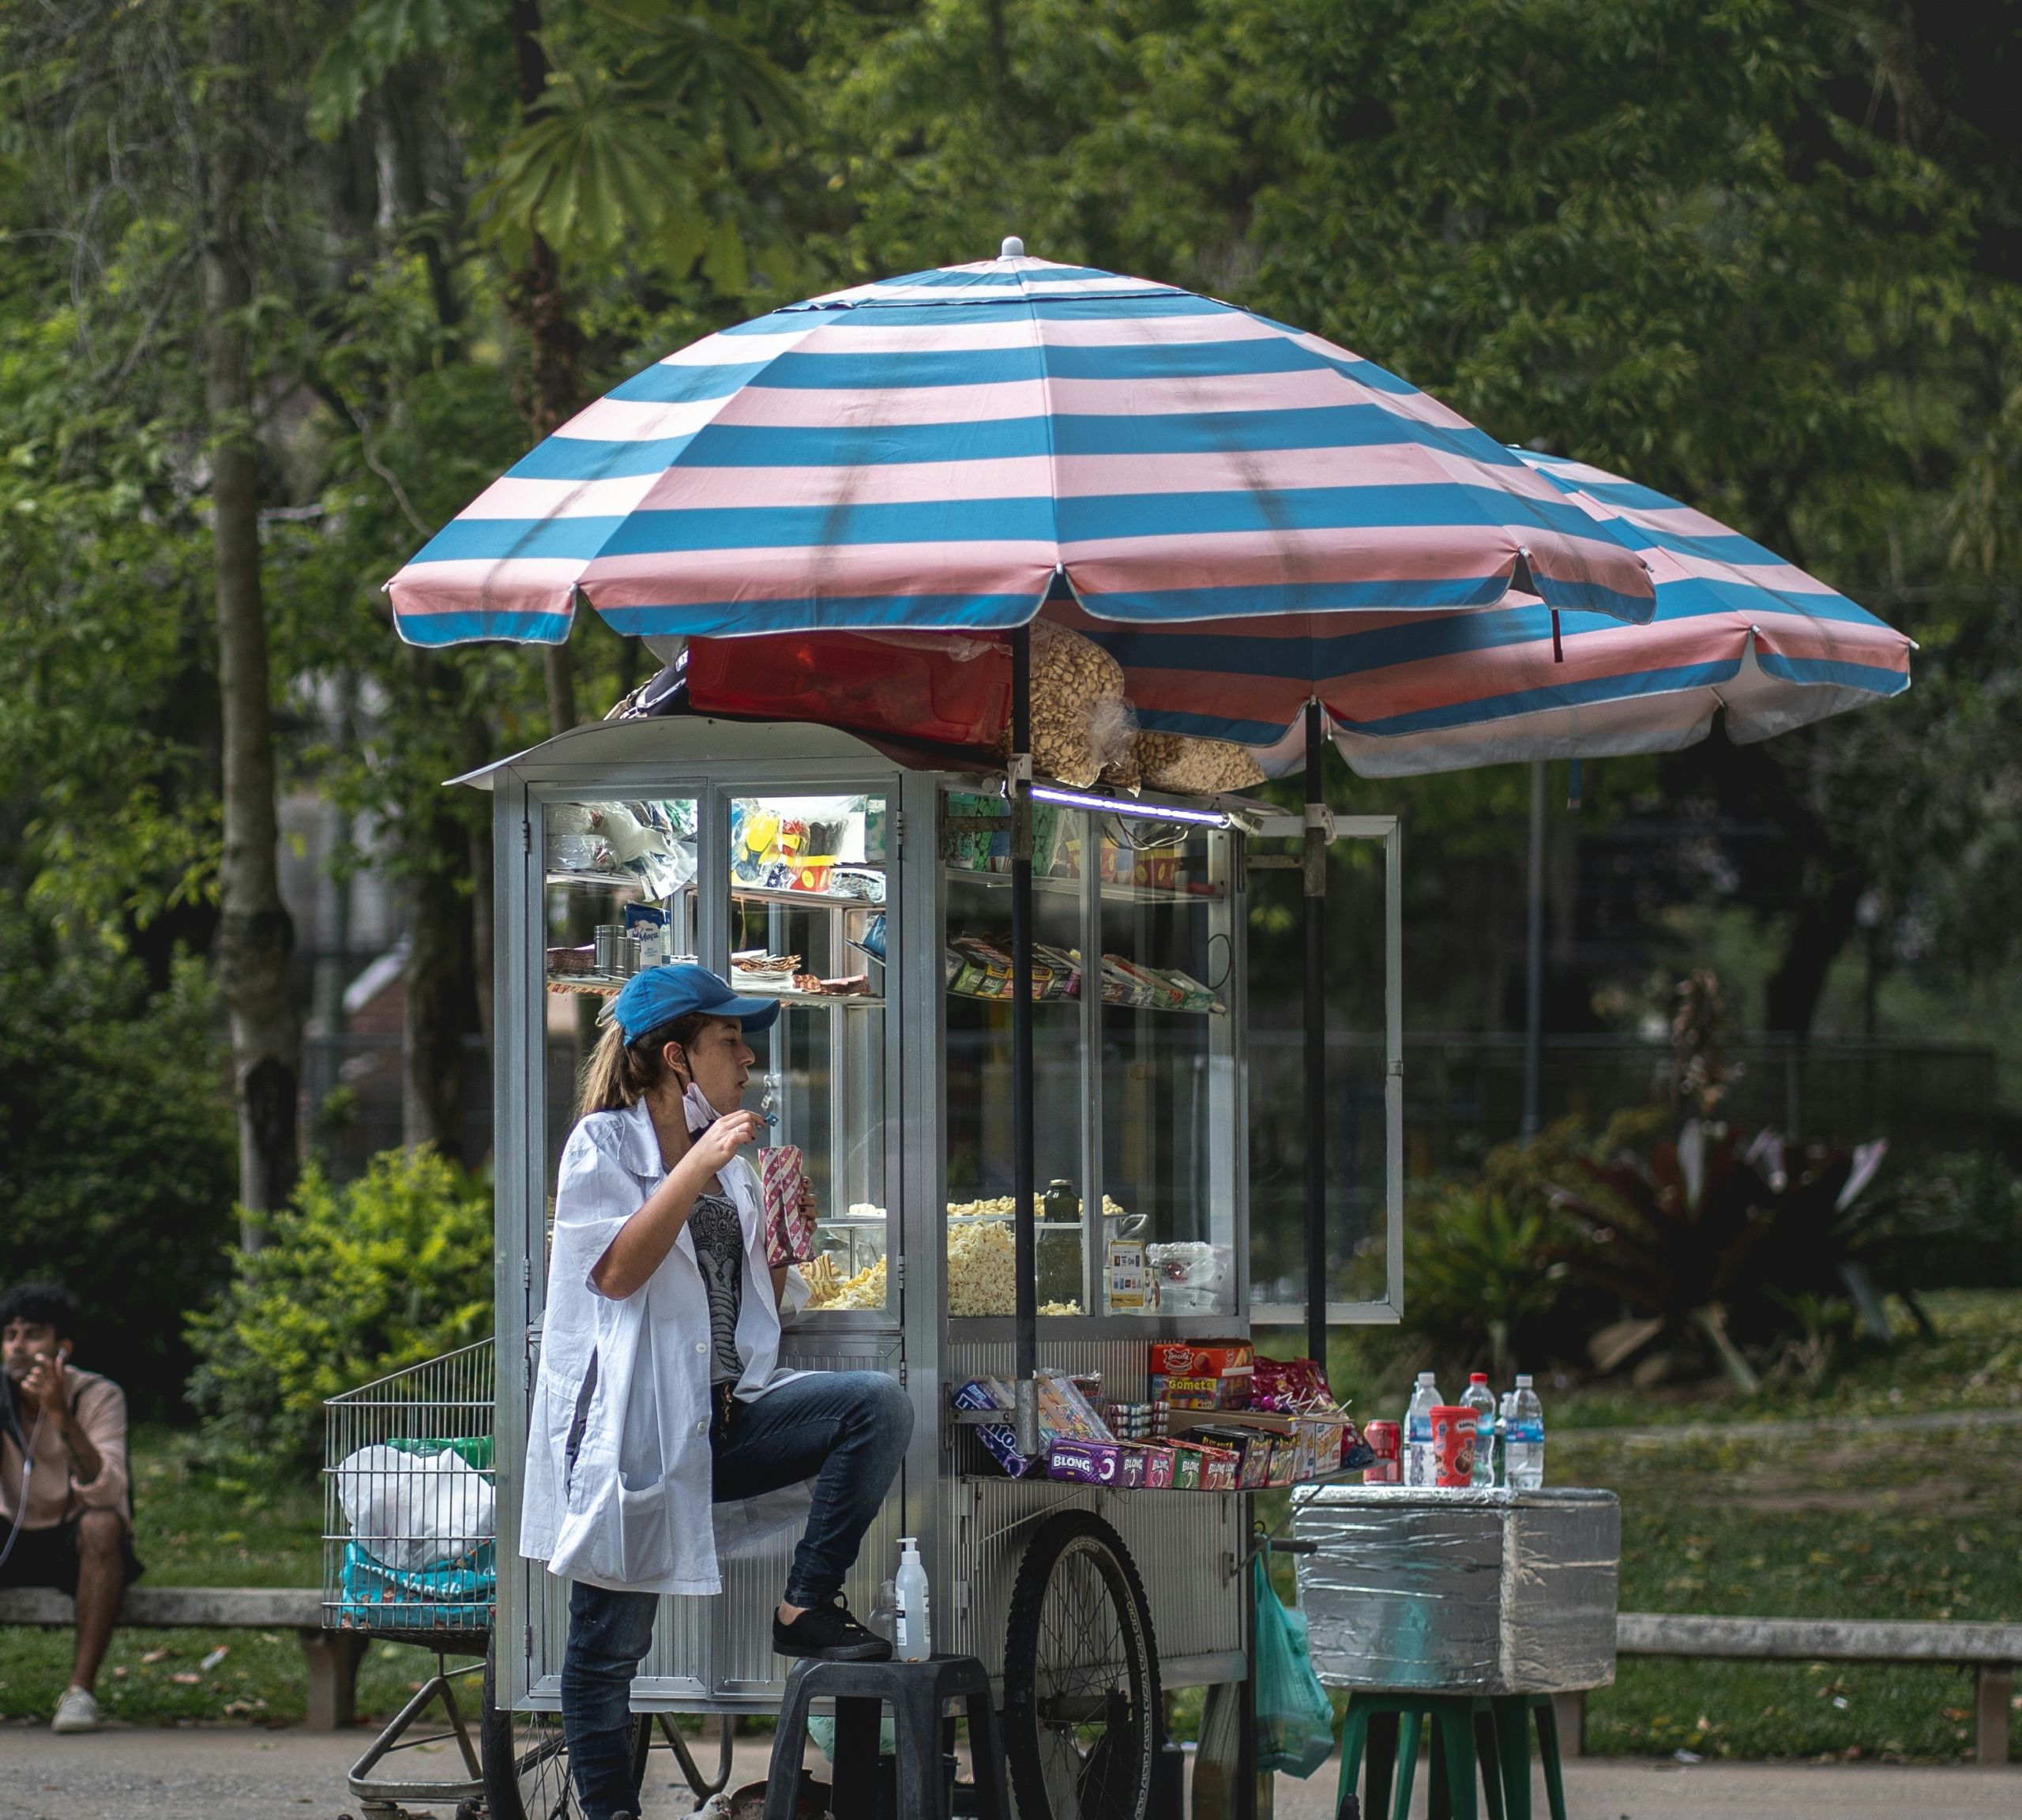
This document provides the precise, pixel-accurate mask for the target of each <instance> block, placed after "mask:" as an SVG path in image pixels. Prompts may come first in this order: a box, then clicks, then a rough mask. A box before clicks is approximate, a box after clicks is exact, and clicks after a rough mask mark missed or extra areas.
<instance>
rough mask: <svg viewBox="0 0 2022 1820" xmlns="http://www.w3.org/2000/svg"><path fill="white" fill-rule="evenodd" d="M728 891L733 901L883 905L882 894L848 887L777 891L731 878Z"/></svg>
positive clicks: (876, 907)
mask: <svg viewBox="0 0 2022 1820" xmlns="http://www.w3.org/2000/svg"><path fill="white" fill-rule="evenodd" d="M856 870H857V871H873V870H875V871H883V870H884V868H883V867H875V868H873V867H857V868H856ZM730 894H731V900H732V901H734V902H735V901H742V902H745V903H750V904H814V905H817V906H819V907H821V908H824V909H829V910H882V909H883V908H885V900H884V899H883V898H882V897H857V896H855V894H854V893H851V892H848V891H776V890H774V889H772V888H771V887H770V886H765V885H740V884H739V883H738V882H736V881H735V879H732V880H731V887H730Z"/></svg>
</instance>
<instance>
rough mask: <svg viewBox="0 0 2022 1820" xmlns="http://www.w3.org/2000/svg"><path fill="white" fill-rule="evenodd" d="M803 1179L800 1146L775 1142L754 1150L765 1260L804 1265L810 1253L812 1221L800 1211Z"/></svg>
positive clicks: (811, 1250) (803, 1171)
mask: <svg viewBox="0 0 2022 1820" xmlns="http://www.w3.org/2000/svg"><path fill="white" fill-rule="evenodd" d="M806 1179H807V1171H806V1166H805V1164H804V1163H803V1162H802V1157H801V1153H800V1146H799V1145H797V1144H775V1145H772V1147H771V1148H770V1149H765V1150H761V1151H760V1152H759V1153H758V1185H759V1187H760V1189H761V1192H762V1193H763V1195H764V1198H765V1262H767V1263H769V1264H770V1265H773V1266H775V1267H777V1266H778V1265H782V1264H805V1263H806V1262H808V1261H809V1260H810V1258H813V1257H814V1221H813V1220H810V1219H807V1218H806V1217H805V1216H803V1215H802V1213H801V1210H800V1193H801V1188H802V1185H803V1184H804V1183H806Z"/></svg>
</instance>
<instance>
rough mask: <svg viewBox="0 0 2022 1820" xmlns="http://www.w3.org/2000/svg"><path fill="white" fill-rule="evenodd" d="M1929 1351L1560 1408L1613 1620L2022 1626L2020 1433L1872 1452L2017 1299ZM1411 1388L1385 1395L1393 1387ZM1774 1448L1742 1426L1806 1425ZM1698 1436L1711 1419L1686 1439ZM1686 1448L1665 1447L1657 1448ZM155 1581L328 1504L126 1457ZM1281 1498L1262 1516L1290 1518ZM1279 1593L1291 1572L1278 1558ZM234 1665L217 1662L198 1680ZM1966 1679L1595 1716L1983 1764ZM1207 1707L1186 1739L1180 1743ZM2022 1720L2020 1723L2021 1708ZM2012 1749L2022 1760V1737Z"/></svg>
mask: <svg viewBox="0 0 2022 1820" xmlns="http://www.w3.org/2000/svg"><path fill="white" fill-rule="evenodd" d="M1930 1312H1931V1314H1932V1315H1933V1316H1934V1319H1935V1320H1936V1322H1937V1327H1938V1336H1937V1338H1936V1339H1935V1340H1934V1341H1926V1340H1923V1339H1921V1338H1918V1337H1914V1336H1911V1335H1910V1334H1908V1333H1907V1332H1906V1335H1905V1337H1904V1340H1903V1341H1902V1343H1901V1344H1900V1346H1899V1347H1898V1348H1896V1350H1895V1351H1894V1352H1891V1353H1889V1354H1888V1355H1886V1356H1872V1357H1868V1358H1863V1359H1858V1360H1856V1361H1855V1362H1854V1363H1852V1364H1851V1365H1850V1366H1849V1367H1848V1368H1847V1370H1846V1371H1843V1372H1842V1373H1841V1374H1840V1375H1839V1376H1837V1377H1836V1378H1835V1379H1834V1381H1833V1382H1832V1383H1830V1384H1829V1385H1828V1386H1825V1387H1823V1388H1821V1389H1815V1390H1810V1389H1805V1388H1804V1387H1802V1386H1798V1385H1793V1384H1783V1385H1776V1386H1770V1387H1769V1388H1768V1389H1765V1391H1764V1392H1763V1393H1761V1395H1760V1396H1759V1397H1751V1398H1746V1399H1743V1398H1740V1397H1736V1396H1734V1395H1733V1394H1731V1393H1728V1392H1727V1391H1725V1390H1723V1389H1714V1390H1712V1391H1708V1392H1701V1393H1696V1394H1691V1395H1686V1394H1682V1393H1652V1394H1649V1395H1647V1396H1645V1395H1637V1396H1626V1395H1624V1394H1622V1393H1618V1392H1614V1391H1606V1392H1601V1391H1584V1392H1583V1391H1580V1390H1571V1391H1564V1390H1556V1391H1555V1390H1554V1389H1552V1388H1550V1387H1547V1389H1546V1405H1547V1408H1546V1415H1547V1423H1548V1426H1549V1428H1550V1437H1551V1438H1550V1443H1549V1446H1550V1482H1551V1483H1556V1484H1562V1485H1567V1484H1578V1485H1606V1486H1610V1487H1613V1488H1614V1490H1615V1491H1618V1493H1620V1495H1621V1497H1622V1589H1621V1597H1622V1607H1623V1608H1624V1609H1625V1610H1629V1611H1701V1612H1729V1613H1752V1614H1755V1615H1763V1616H1774V1617H1836V1618H1910V1619H1916V1618H1934V1619H1945V1618H1959V1619H2008V1620H2015V1619H2022V1428H2015V1427H2005V1428H2000V1429H1993V1428H1990V1429H1987V1430H1986V1431H1982V1432H1979V1433H1977V1434H1976V1433H1975V1431H1974V1430H1973V1429H1972V1428H1971V1427H1966V1428H1964V1429H1962V1430H1960V1431H1952V1432H1944V1433H1938V1434H1928V1433H1900V1432H1898V1433H1888V1432H1881V1433H1864V1432H1862V1431H1861V1430H1860V1429H1859V1428H1858V1427H1851V1426H1848V1427H1836V1426H1835V1424H1836V1423H1857V1422H1859V1420H1862V1419H1863V1418H1866V1417H1869V1416H1889V1415H1896V1414H1907V1413H1915V1412H1926V1411H1941V1410H1977V1409H1992V1408H2015V1407H2018V1406H2022V1293H2017V1292H2012V1291H1970V1292H1969V1291H1959V1292H1948V1293H1945V1294H1941V1295H1934V1296H1933V1297H1931V1298H1930ZM1409 1363H1410V1361H1408V1360H1406V1359H1393V1360H1390V1361H1386V1364H1385V1369H1384V1370H1383V1371H1381V1372H1380V1373H1378V1372H1374V1371H1369V1370H1368V1369H1367V1368H1366V1367H1365V1366H1363V1365H1362V1362H1361V1361H1360V1359H1347V1358H1343V1359H1337V1360H1336V1382H1338V1383H1341V1384H1344V1385H1345V1386H1350V1387H1351V1388H1352V1389H1353V1390H1354V1393H1355V1404H1354V1407H1355V1410H1356V1412H1357V1413H1358V1414H1359V1416H1362V1417H1363V1418H1365V1419H1366V1418H1367V1417H1369V1416H1372V1415H1376V1414H1383V1413H1387V1412H1389V1411H1390V1410H1391V1408H1392V1406H1393V1404H1394V1405H1395V1406H1396V1408H1400V1409H1401V1408H1402V1404H1403V1396H1402V1393H1401V1389H1400V1386H1401V1384H1402V1383H1403V1382H1408V1375H1400V1374H1402V1373H1403V1372H1404V1367H1405V1366H1406V1365H1408V1364H1409ZM1392 1378H1396V1382H1391V1380H1392ZM1821 1418H1822V1419H1823V1422H1822V1423H1821V1424H1820V1425H1817V1426H1813V1427H1809V1428H1798V1429H1795V1430H1793V1431H1788V1432H1786V1433H1784V1434H1782V1435H1773V1436H1768V1437H1764V1436H1759V1435H1751V1434H1749V1433H1747V1432H1746V1431H1735V1432H1732V1433H1726V1432H1722V1426H1725V1425H1731V1424H1733V1423H1742V1422H1755V1421H1763V1420H1779V1419H1790V1420H1805V1419H1810V1420H1812V1421H1813V1422H1814V1423H1818V1421H1819V1419H1821ZM1687 1423H1712V1424H1716V1425H1721V1426H1715V1427H1711V1428H1710V1429H1708V1430H1704V1431H1701V1430H1697V1429H1695V1430H1693V1431H1690V1432H1687V1431H1685V1430H1684V1425H1685V1424H1687ZM1652 1429H1656V1430H1659V1431H1666V1430H1668V1431H1672V1432H1659V1433H1657V1434H1655V1435H1652V1434H1650V1433H1648V1432H1647V1431H1649V1430H1652ZM133 1464H134V1472H135V1488H136V1500H135V1501H136V1510H137V1521H138V1530H139V1534H138V1546H139V1550H140V1554H141V1559H143V1560H144V1561H145V1562H147V1564H148V1576H147V1579H146V1581H145V1582H144V1584H145V1585H152V1586H178V1585H181V1586H231V1585H242V1586H313V1585H316V1584H317V1583H318V1577H319V1575H320V1572H321V1543H320V1542H319V1540H318V1536H319V1534H320V1532H321V1524H322V1512H321V1496H320V1493H319V1491H318V1490H317V1489H316V1488H314V1487H295V1486H280V1487H263V1488H260V1489H257V1490H247V1489H245V1488H242V1487H228V1486H221V1485H220V1484H219V1483H217V1482H216V1481H215V1480H211V1479H209V1478H207V1477H206V1476H204V1475H202V1474H201V1473H199V1472H194V1471H193V1470H192V1469H190V1467H189V1466H188V1465H186V1461H185V1456H184V1451H183V1446H182V1441H181V1438H179V1436H177V1435H174V1434H172V1433H171V1432H169V1431H165V1430H149V1431H142V1432H141V1433H140V1434H138V1435H137V1436H136V1437H135V1441H134V1450H133ZM1285 1502H1286V1500H1285V1497H1284V1495H1283V1493H1275V1494H1269V1495H1265V1497H1264V1498H1261V1499H1260V1501H1259V1511H1258V1514H1259V1515H1260V1516H1261V1517H1264V1518H1265V1520H1266V1521H1271V1522H1272V1524H1273V1525H1274V1526H1281V1525H1282V1524H1283V1520H1284V1516H1285V1510H1284V1505H1285ZM1279 1566H1280V1575H1281V1577H1283V1579H1284V1581H1286V1586H1287V1590H1289V1583H1290V1574H1289V1563H1286V1562H1280V1564H1279ZM220 1648H222V1649H224V1652H225V1653H224V1655H223V1656H220V1657H218V1659H217V1660H216V1661H214V1662H212V1665H211V1666H210V1667H209V1668H205V1667H204V1666H203V1664H204V1662H205V1660H207V1659H208V1658H209V1657H211V1656H212V1655H213V1654H214V1653H216V1651H217V1650H218V1649H220ZM427 1662H428V1657H427V1656H426V1655H425V1654H424V1653H423V1652H421V1651H420V1650H418V1649H413V1648H412V1647H410V1646H408V1645H399V1644H376V1645H374V1647H373V1649H372V1652H371V1654H370V1656H368V1657H367V1658H366V1663H365V1665H364V1668H363V1671H362V1672H361V1674H360V1676H359V1705H360V1707H361V1709H362V1710H363V1711H364V1712H366V1713H372V1714H377V1715H379V1716H381V1717H385V1716H387V1715H389V1714H390V1713H392V1712H393V1710H394V1709H395V1708H396V1707H397V1705H399V1703H400V1701H401V1700H402V1699H404V1698H405V1696H406V1694H407V1693H408V1690H409V1689H410V1688H411V1687H412V1686H413V1684H414V1683H415V1681H416V1680H417V1679H419V1676H420V1675H422V1674H423V1672H424V1671H425V1668H426V1665H427ZM69 1668H70V1634H69V1633H68V1632H47V1633H44V1632H38V1631H32V1630H20V1629H6V1630H0V1717H6V1718H11V1719H17V1720H32V1719H43V1720H46V1719H47V1717H48V1715H49V1714H50V1713H51V1711H52V1710H53V1709H54V1705H55V1702H56V1698H57V1695H58V1694H59V1693H61V1691H62V1687H63V1685H64V1682H65V1680H66V1678H67V1675H68V1672H69ZM99 1690H100V1696H101V1698H102V1699H103V1701H104V1702H105V1704H106V1705H107V1709H108V1710H109V1711H110V1712H111V1713H112V1714H113V1715H114V1716H115V1717H118V1718H122V1719H127V1720H135V1721H137V1722H141V1723H156V1724H160V1723H167V1722H174V1721H177V1720H182V1721H195V1720H222V1719H235V1720H248V1719H250V1720H271V1721H286V1720H299V1719H300V1718H301V1717H302V1713H303V1697H304V1690H305V1678H304V1675H303V1665H302V1653H301V1650H300V1649H299V1646H298V1645H297V1644H296V1642H295V1638H294V1637H293V1636H292V1635H291V1634H287V1633H276V1632H265V1633H255V1632H245V1631H227V1632H223V1633H219V1634H211V1633H209V1632H204V1631H195V1630H192V1631H134V1632H122V1633H120V1634H118V1635H117V1636H116V1637H115V1640H114V1643H113V1648H112V1653H111V1656H110V1657H109V1658H108V1660H107V1670H106V1672H105V1674H104V1675H103V1676H102V1677H101V1679H100V1683H99ZM1972 1698H1973V1690H1972V1681H1971V1676H1970V1675H1968V1674H1965V1673H1962V1672H1960V1671H1955V1670H1952V1669H1949V1668H1867V1667H1858V1666H1847V1665H1840V1664H1832V1665H1828V1664H1790V1665H1787V1666H1770V1665H1763V1666H1760V1667H1758V1666H1756V1665H1754V1664H1742V1663H1713V1662H1707V1663H1698V1662H1664V1661H1629V1662H1625V1663H1624V1664H1622V1668H1621V1671H1620V1675H1619V1678H1618V1681H1617V1683H1616V1684H1615V1686H1614V1687H1612V1688H1609V1689H1607V1690H1603V1691H1602V1692H1600V1693H1599V1694H1595V1697H1594V1698H1593V1700H1592V1702H1591V1704H1590V1706H1589V1709H1588V1746H1589V1748H1590V1749H1591V1750H1594V1751H1595V1752H1597V1753H1609V1754H1625V1755H1637V1756H1668V1755H1669V1754H1671V1752H1673V1751H1674V1750H1681V1749H1683V1750H1692V1751H1694V1752H1696V1753H1697V1754H1699V1755H1701V1756H1704V1757H1709V1758H1711V1757H1747V1758H1761V1757H1812V1756H1821V1755H1826V1754H1830V1755H1832V1756H1836V1757H1845V1756H1848V1755H1850V1754H1858V1755H1859V1756H1860V1757H1862V1758H1901V1759H1906V1760H1910V1761H1915V1762H1955V1761H1957V1760H1959V1759H1960V1758H1964V1757H1967V1756H1968V1755H1970V1754H1971V1743H1972V1718H1971V1706H1972ZM1197 1704H1198V1702H1197V1696H1186V1697H1183V1698H1182V1702H1180V1705H1181V1711H1180V1713H1178V1715H1176V1717H1177V1719H1178V1724H1177V1726H1176V1729H1177V1730H1178V1731H1179V1732H1180V1733H1181V1735H1190V1733H1191V1730H1192V1727H1193V1723H1194V1721H1195V1717H1196V1713H1197ZM2018 1717H2022V1715H2018ZM2016 1747H2018V1750H2022V1735H2018V1736H2017V1737H2016Z"/></svg>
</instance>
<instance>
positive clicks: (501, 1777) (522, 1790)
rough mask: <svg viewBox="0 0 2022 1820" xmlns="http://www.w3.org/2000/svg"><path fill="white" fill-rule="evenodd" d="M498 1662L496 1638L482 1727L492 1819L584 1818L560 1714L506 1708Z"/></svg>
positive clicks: (480, 1754) (480, 1746) (480, 1734)
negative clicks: (498, 1694)
mask: <svg viewBox="0 0 2022 1820" xmlns="http://www.w3.org/2000/svg"><path fill="white" fill-rule="evenodd" d="M497 1669H498V1640H497V1639H496V1638H494V1639H493V1641H492V1645H491V1649H490V1653H488V1654H487V1656H485V1659H484V1717H483V1724H482V1725H481V1726H480V1728H479V1732H478V1758H479V1762H481V1763H482V1764H483V1766H484V1804H485V1807H486V1809H487V1812H488V1813H489V1814H490V1820H582V1814H583V1810H582V1807H581V1804H580V1803H578V1802H577V1799H576V1785H575V1784H574V1783H573V1782H572V1781H569V1747H568V1746H567V1744H566V1743H563V1741H562V1715H561V1714H560V1713H508V1712H504V1711H502V1710H501V1709H500V1708H499V1705H498V1701H497V1700H496V1699H495V1698H494V1695H493V1690H494V1685H495V1683H494V1679H493V1677H494V1675H495V1673H496V1672H497Z"/></svg>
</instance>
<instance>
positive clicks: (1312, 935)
mask: <svg viewBox="0 0 2022 1820" xmlns="http://www.w3.org/2000/svg"><path fill="white" fill-rule="evenodd" d="M1321 738H1322V735H1321V724H1320V704H1319V703H1318V702H1317V701H1309V702H1307V703H1306V868H1305V870H1306V1356H1307V1357H1308V1358H1309V1359H1315V1360H1317V1362H1318V1363H1319V1365H1320V1368H1321V1370H1322V1371H1325V1370H1326V1368H1327V808H1326V803H1325V800H1324V799H1323V798H1322V795H1321V788H1320V759H1321Z"/></svg>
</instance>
